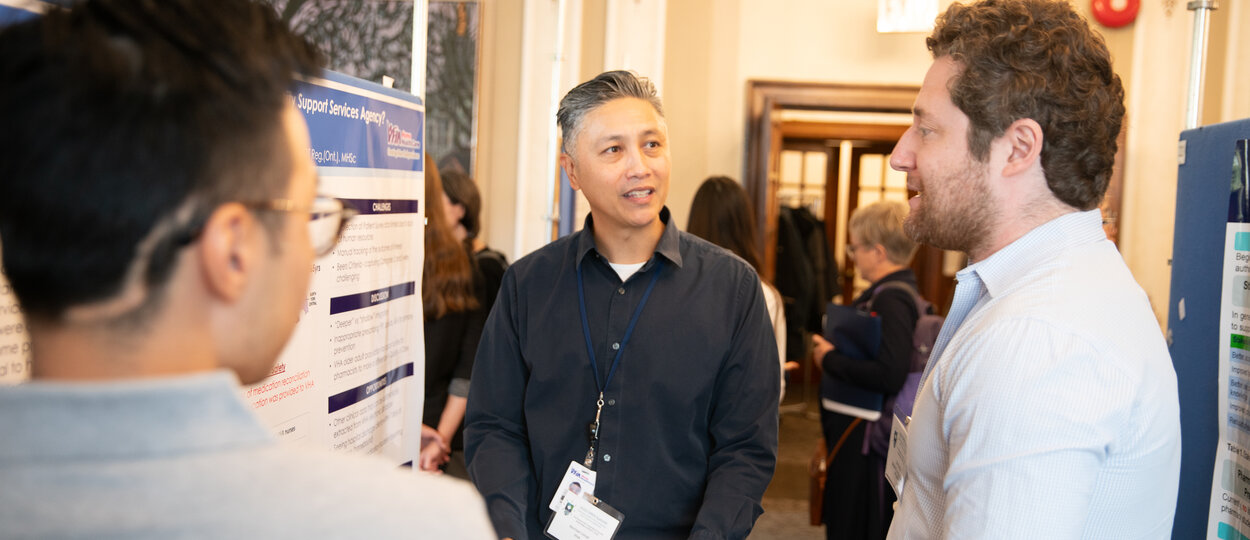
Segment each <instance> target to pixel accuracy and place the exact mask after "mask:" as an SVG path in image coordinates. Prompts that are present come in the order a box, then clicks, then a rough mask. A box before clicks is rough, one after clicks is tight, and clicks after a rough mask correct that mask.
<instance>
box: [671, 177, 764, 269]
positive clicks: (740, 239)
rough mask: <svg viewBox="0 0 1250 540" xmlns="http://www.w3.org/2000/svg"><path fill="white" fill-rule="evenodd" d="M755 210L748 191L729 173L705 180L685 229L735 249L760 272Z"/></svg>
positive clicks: (724, 246)
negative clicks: (753, 210) (755, 232)
mask: <svg viewBox="0 0 1250 540" xmlns="http://www.w3.org/2000/svg"><path fill="white" fill-rule="evenodd" d="M754 228H755V213H754V212H752V211H751V201H750V200H749V199H748V198H747V192H746V190H745V189H742V186H741V185H738V182H735V181H734V180H733V179H732V178H729V177H728V176H711V177H708V179H707V180H704V181H703V185H701V186H699V190H698V191H696V192H695V194H694V201H693V202H691V203H690V218H689V221H688V222H687V223H686V232H689V233H690V234H693V235H695V236H698V237H699V238H702V239H704V240H707V241H708V242H711V243H713V244H716V245H718V246H720V247H723V248H725V249H727V250H729V251H732V252H733V253H734V255H737V256H739V257H742V259H743V260H745V261H746V262H747V264H750V265H751V267H752V268H754V269H755V271H756V272H757V273H758V272H759V271H760V256H759V248H758V247H756V245H755V234H754Z"/></svg>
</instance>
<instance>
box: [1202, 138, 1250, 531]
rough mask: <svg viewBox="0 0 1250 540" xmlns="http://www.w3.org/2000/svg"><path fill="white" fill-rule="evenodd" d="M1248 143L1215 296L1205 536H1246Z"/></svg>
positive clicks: (1249, 515)
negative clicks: (1216, 355)
mask: <svg viewBox="0 0 1250 540" xmlns="http://www.w3.org/2000/svg"><path fill="white" fill-rule="evenodd" d="M1248 148H1250V141H1246V140H1241V141H1237V142H1236V145H1235V148H1234V151H1233V156H1232V161H1233V174H1232V178H1231V181H1230V184H1229V197H1228V225H1227V232H1226V235H1225V239H1224V272H1223V281H1222V290H1221V294H1220V346H1219V351H1220V359H1219V361H1220V365H1219V367H1220V371H1219V408H1218V409H1217V410H1218V411H1219V415H1220V418H1219V419H1218V422H1217V423H1218V425H1219V441H1218V444H1217V447H1216V455H1215V470H1214V474H1212V481H1211V484H1212V485H1211V514H1210V518H1209V521H1208V523H1207V537H1208V538H1219V539H1225V540H1244V539H1247V538H1250V185H1248V184H1250V168H1248V167H1247V164H1248V163H1250V161H1248V160H1247V157H1250V156H1248V154H1247V149H1248Z"/></svg>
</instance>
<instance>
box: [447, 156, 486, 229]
mask: <svg viewBox="0 0 1250 540" xmlns="http://www.w3.org/2000/svg"><path fill="white" fill-rule="evenodd" d="M443 193H446V194H447V198H448V199H451V202H452V204H458V205H460V206H463V207H464V217H461V218H460V224H461V225H464V230H466V231H468V236H466V237H465V240H466V241H468V240H472V239H474V238H477V235H478V233H480V232H481V231H482V195H481V194H480V193H478V191H477V183H476V182H474V181H473V179H472V178H469V175H467V174H464V173H462V172H460V171H447V172H445V173H443Z"/></svg>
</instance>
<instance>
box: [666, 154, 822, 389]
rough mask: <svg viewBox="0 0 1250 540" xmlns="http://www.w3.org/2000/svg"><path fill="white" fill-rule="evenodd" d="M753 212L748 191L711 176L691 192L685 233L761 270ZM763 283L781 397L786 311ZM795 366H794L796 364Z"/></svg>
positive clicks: (725, 178)
mask: <svg viewBox="0 0 1250 540" xmlns="http://www.w3.org/2000/svg"><path fill="white" fill-rule="evenodd" d="M754 226H755V214H754V213H753V212H752V211H751V202H750V200H748V199H747V192H746V190H745V189H742V186H741V185H739V184H738V182H736V181H734V179H732V178H729V177H728V176H710V177H708V179H707V180H704V181H703V184H702V185H700V186H699V190H698V191H696V192H695V194H694V201H692V202H691V203H690V218H689V219H688V220H687V222H686V232H688V233H690V234H693V235H695V236H698V237H699V238H702V239H704V240H707V241H708V242H711V243H713V244H716V245H718V246H720V247H723V248H725V249H727V250H729V251H730V252H732V253H733V254H734V255H737V256H738V257H741V258H742V260H744V261H746V262H747V264H749V265H751V268H754V269H755V272H756V273H759V271H760V255H759V249H758V248H757V247H756V245H755V234H754V232H753V227H754ZM760 283H761V284H762V285H763V286H764V303H766V304H768V318H769V320H770V321H771V322H772V323H773V333H774V334H776V336H777V358H779V359H780V360H781V371H782V373H781V396H782V398H784V397H785V395H786V377H785V371H786V368H787V367H788V366H786V340H785V339H786V337H785V336H786V314H785V311H783V306H782V299H781V293H780V292H778V291H777V288H776V287H773V286H772V284H770V283H768V282H767V281H764V279H763V278H762V277H761V278H760ZM796 367H797V366H796Z"/></svg>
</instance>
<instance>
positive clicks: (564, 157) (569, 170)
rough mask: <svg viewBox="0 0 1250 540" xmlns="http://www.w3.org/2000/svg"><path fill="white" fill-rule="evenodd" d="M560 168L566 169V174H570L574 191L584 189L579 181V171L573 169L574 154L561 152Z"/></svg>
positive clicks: (570, 182) (570, 181)
mask: <svg viewBox="0 0 1250 540" xmlns="http://www.w3.org/2000/svg"><path fill="white" fill-rule="evenodd" d="M560 168H562V169H564V174H566V175H568V177H569V187H571V188H573V191H578V190H580V189H582V187H581V185H580V184H579V183H578V181H577V173H576V172H574V171H573V156H570V155H568V154H566V153H564V152H560Z"/></svg>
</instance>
